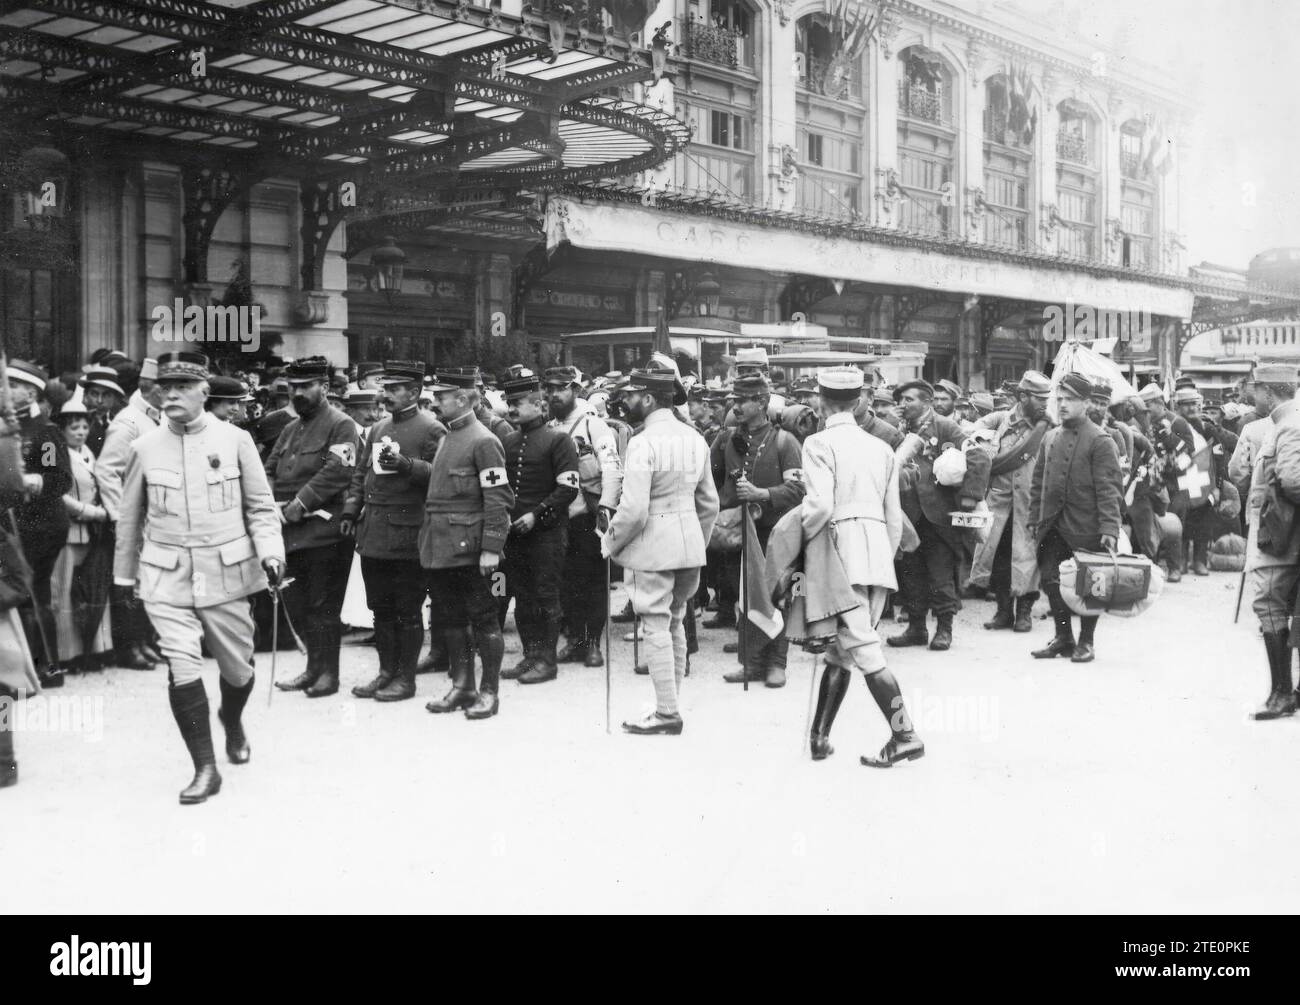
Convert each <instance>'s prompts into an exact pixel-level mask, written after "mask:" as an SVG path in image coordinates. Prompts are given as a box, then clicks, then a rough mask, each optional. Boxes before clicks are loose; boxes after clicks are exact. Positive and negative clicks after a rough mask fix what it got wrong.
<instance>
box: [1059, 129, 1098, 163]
mask: <svg viewBox="0 0 1300 1005" xmlns="http://www.w3.org/2000/svg"><path fill="white" fill-rule="evenodd" d="M1056 157H1057V159H1058V160H1063V161H1069V162H1070V163H1071V164H1082V165H1083V166H1084V167H1092V151H1091V150H1089V149H1088V138H1087V137H1086V136H1081V135H1079V134H1078V133H1068V132H1066V131H1064V130H1062V131H1061V132H1059V133H1057V134H1056Z"/></svg>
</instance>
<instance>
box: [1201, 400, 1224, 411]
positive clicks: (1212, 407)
mask: <svg viewBox="0 0 1300 1005" xmlns="http://www.w3.org/2000/svg"><path fill="white" fill-rule="evenodd" d="M1204 410H1205V411H1207V412H1223V413H1225V414H1226V413H1227V408H1226V407H1225V406H1224V404H1223V403H1222V402H1220V401H1207V402H1206V403H1205V408H1204Z"/></svg>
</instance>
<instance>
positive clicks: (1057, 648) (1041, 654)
mask: <svg viewBox="0 0 1300 1005" xmlns="http://www.w3.org/2000/svg"><path fill="white" fill-rule="evenodd" d="M1046 592H1047V603H1048V606H1050V607H1051V609H1052V621H1053V623H1054V624H1055V625H1056V635H1055V636H1054V637H1053V638H1052V641H1051V642H1049V643H1047V645H1046V646H1044V647H1043V648H1042V649H1035V650H1033V652H1031V653H1030V655H1031V656H1033V657H1034V659H1036V660H1050V659H1055V658H1056V657H1057V656H1073V655H1074V624H1073V622H1072V621H1071V620H1070V609H1069V608H1068V607H1066V606H1065V600H1064V599H1063V598H1062V597H1061V588H1060V587H1059V586H1048V587H1047V588H1046Z"/></svg>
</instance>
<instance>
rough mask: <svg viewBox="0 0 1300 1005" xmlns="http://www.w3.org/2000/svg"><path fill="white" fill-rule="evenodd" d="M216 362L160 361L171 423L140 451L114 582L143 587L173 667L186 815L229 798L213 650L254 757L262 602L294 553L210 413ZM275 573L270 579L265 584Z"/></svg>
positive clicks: (250, 456)
mask: <svg viewBox="0 0 1300 1005" xmlns="http://www.w3.org/2000/svg"><path fill="white" fill-rule="evenodd" d="M208 377H209V373H208V361H207V357H205V356H203V355H202V354H201V353H192V352H177V353H167V354H165V355H163V356H161V357H160V358H159V360H158V380H159V383H160V384H162V385H163V386H164V394H163V412H164V413H165V414H166V417H167V421H166V423H165V424H164V425H163V426H161V427H159V428H157V429H154V430H152V431H150V432H147V433H145V434H144V435H143V436H141V437H140V438H139V439H137V440H135V441H134V442H133V443H132V444H131V446H130V449H129V451H128V458H127V468H126V481H125V484H124V485H123V488H122V496H121V507H120V511H119V514H118V533H117V546H116V553H115V556H114V562H113V578H114V581H115V582H116V583H118V584H119V585H121V586H126V587H136V586H137V582H138V589H139V592H140V598H141V599H142V600H143V601H144V605H145V609H146V610H147V611H148V612H149V619H150V621H152V622H153V624H154V625H155V626H156V627H157V629H158V634H159V637H160V640H161V645H162V650H163V655H164V656H165V658H166V660H167V666H168V673H167V678H168V680H167V683H168V698H169V699H170V702H171V708H172V714H173V715H174V716H175V718H176V725H177V726H178V727H179V728H180V732H181V736H182V737H183V738H184V740H185V746H186V747H187V748H188V749H189V752H190V758H191V759H192V760H193V762H194V780H193V781H192V782H190V784H189V786H188V787H186V788H185V789H184V790H183V791H182V792H181V794H180V801H181V803H182V804H191V803H201V802H203V801H204V800H206V799H207V798H208V797H209V796H214V795H216V794H217V793H218V792H219V791H220V790H221V774H220V773H219V772H218V771H217V759H216V755H215V754H214V753H213V750H212V728H211V723H210V722H209V720H208V696H207V692H206V690H205V689H204V687H203V678H202V676H201V673H202V670H203V651H202V648H201V644H202V643H206V644H207V647H208V650H209V651H210V652H211V653H212V655H213V656H215V657H216V660H217V667H218V668H219V670H220V672H221V708H220V710H219V711H218V712H217V718H219V719H220V720H221V723H222V725H223V726H224V727H225V731H226V755H227V757H229V759H230V761H231V763H232V764H246V763H248V760H249V757H250V756H251V750H250V747H249V744H248V738H247V737H246V736H245V734H244V727H243V723H242V720H241V716H242V714H243V709H244V705H245V704H246V703H247V702H248V696H249V695H250V694H251V693H252V690H253V617H252V614H251V612H250V610H249V604H248V600H247V599H246V598H247V597H249V596H250V595H251V594H254V593H257V592H258V591H260V590H263V589H265V588H266V585H267V581H268V579H269V580H270V582H271V583H272V584H276V583H278V582H279V581H280V579H281V577H282V575H283V571H284V544H283V541H282V540H281V538H280V520H279V517H278V515H277V513H276V507H275V503H274V501H273V500H272V498H271V489H270V486H269V485H268V484H267V481H266V474H265V472H264V471H263V470H262V465H261V460H260V458H259V457H258V456H257V448H256V447H255V446H254V445H253V440H252V438H251V437H250V436H249V435H248V433H247V432H245V431H244V430H242V429H240V428H239V427H237V426H233V425H231V424H230V423H228V422H219V421H217V420H215V419H213V418H212V417H211V416H210V415H208V414H207V413H205V412H204V410H203V403H204V399H205V398H206V396H207V386H208V385H207V381H208ZM263 573H265V575H264V574H263Z"/></svg>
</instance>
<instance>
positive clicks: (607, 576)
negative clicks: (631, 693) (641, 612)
mask: <svg viewBox="0 0 1300 1005" xmlns="http://www.w3.org/2000/svg"><path fill="white" fill-rule="evenodd" d="M610 578H611V576H610V571H609V559H608V558H607V559H605V733H606V735H608V734H609V688H610V685H609V673H610V671H609V662H610V660H611V659H613V657H614V653H613V650H611V649H610V648H609V615H610V610H609V587H610Z"/></svg>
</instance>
